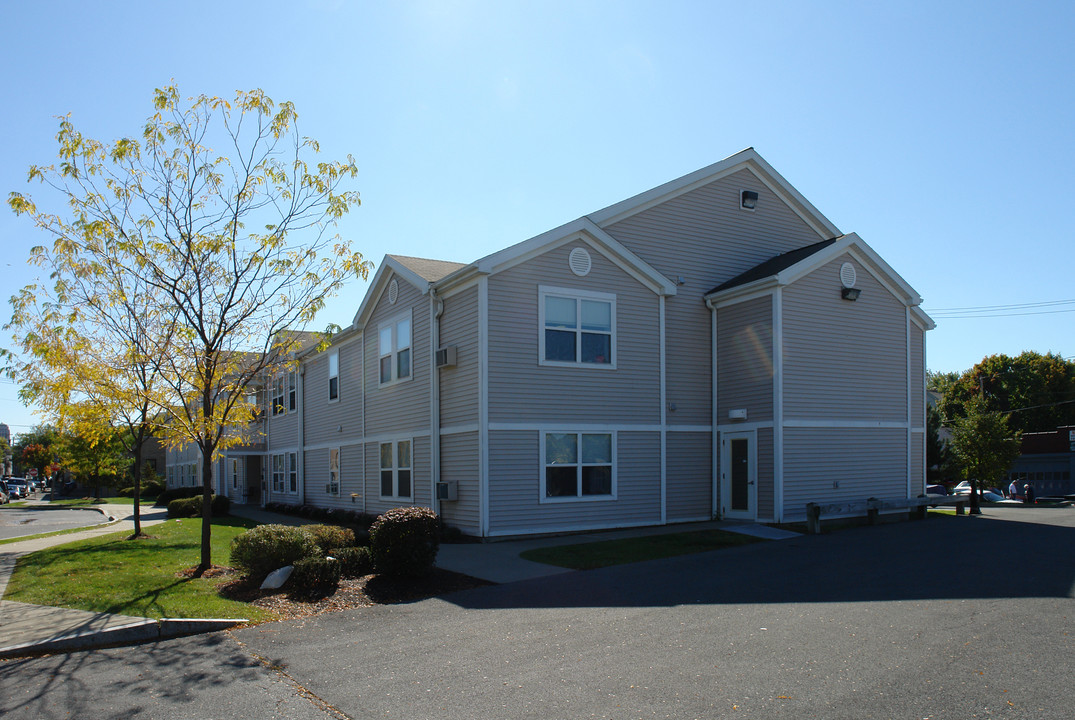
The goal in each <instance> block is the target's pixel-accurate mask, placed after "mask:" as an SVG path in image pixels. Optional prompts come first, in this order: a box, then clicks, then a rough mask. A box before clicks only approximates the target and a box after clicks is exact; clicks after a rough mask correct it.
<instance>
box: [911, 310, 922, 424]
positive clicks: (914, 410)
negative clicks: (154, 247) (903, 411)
mask: <svg viewBox="0 0 1075 720" xmlns="http://www.w3.org/2000/svg"><path fill="white" fill-rule="evenodd" d="M910 327H911V427H925V426H926V334H925V333H924V332H923V331H922V329H921V328H919V327H918V326H917V325H915V324H914V323H911V325H910Z"/></svg>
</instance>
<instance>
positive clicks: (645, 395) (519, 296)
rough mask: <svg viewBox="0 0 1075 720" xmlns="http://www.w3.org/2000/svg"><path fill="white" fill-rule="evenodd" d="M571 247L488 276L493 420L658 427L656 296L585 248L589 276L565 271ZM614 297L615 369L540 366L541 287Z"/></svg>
mask: <svg viewBox="0 0 1075 720" xmlns="http://www.w3.org/2000/svg"><path fill="white" fill-rule="evenodd" d="M579 245H580V243H568V244H567V245H564V246H561V247H559V248H556V249H554V250H551V251H549V252H547V253H545V254H544V255H541V256H539V257H537V258H534V259H532V260H530V261H528V262H525V263H522V264H521V265H518V266H516V267H514V268H511V269H509V270H506V271H504V272H501V273H497V274H496V275H492V276H490V278H489V420H490V422H493V423H495V422H528V421H549V422H563V421H565V420H570V421H578V422H607V421H618V422H623V421H625V420H626V421H629V422H637V423H657V422H660V409H661V408H660V373H659V367H660V354H659V348H660V346H659V340H660V339H659V335H658V332H657V328H658V321H659V302H658V298H657V296H656V295H655V294H654V293H653V292H651V291H650V290H647V289H646V288H644V287H643V286H642V285H640V284H639V283H638V281H636V280H635V279H634V278H632V277H631V276H629V275H627V274H626V273H625V272H623V271H622V270H620V269H619V268H618V267H617V266H615V265H614V264H612V263H611V262H610V261H608V260H607V259H606V258H604V257H603V256H601V255H600V254H599V253H598V252H597V251H596V250H594V249H593V248H587V249H588V250H589V252H590V256H591V258H592V270H591V271H590V274H589V275H587V276H586V277H581V278H580V277H577V276H575V275H574V274H573V273H572V272H571V271H570V270H569V269H568V254H569V253H570V252H571V250H572V249H573V248H575V247H578V246H579ZM539 285H541V286H550V287H558V288H568V289H579V290H588V291H593V292H604V293H614V294H615V295H616V318H615V325H616V335H615V343H616V349H615V351H614V355H615V359H616V369H615V370H610V369H608V368H602V367H578V368H573V367H550V366H541V365H539V364H538V361H539V359H538V334H539V332H541V331H542V330H541V329H540V328H538V286H539Z"/></svg>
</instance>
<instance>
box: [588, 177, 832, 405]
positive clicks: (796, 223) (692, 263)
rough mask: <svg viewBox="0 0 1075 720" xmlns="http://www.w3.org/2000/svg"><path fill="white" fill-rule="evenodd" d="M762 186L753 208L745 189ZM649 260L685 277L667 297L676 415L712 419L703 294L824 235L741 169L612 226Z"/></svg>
mask: <svg viewBox="0 0 1075 720" xmlns="http://www.w3.org/2000/svg"><path fill="white" fill-rule="evenodd" d="M741 190H754V191H756V192H757V193H758V196H759V197H758V207H757V210H755V211H754V212H748V211H745V210H741V209H740V208H739V192H740V191H741ZM605 229H606V230H607V231H608V232H609V233H610V234H611V235H612V236H613V237H615V238H616V239H617V240H619V241H620V242H622V243H623V244H624V245H626V246H627V247H628V248H630V249H631V250H632V251H634V252H635V253H637V254H638V255H639V256H640V257H641V258H642V259H643V260H645V261H646V262H648V263H649V264H651V265H652V266H653V267H655V268H656V269H657V270H658V271H659V272H661V273H663V274H665V275H666V276H668V277H677V276H682V277H683V278H684V279H685V281H686V282H685V284H684V285H682V286H681V287H680V288H679V292H678V294H677V295H676V296H675V297H672V298H669V299H668V300H667V302H666V307H665V316H666V322H667V328H668V333H667V346H668V358H667V363H668V364H667V377H668V379H667V395H668V401H669V402H674V403H676V405H677V410H676V412H675V413H672V414H671V415H670V416H669V418H668V420H669V422H671V423H685V424H707V425H708V424H709V423H710V422H711V421H712V413H711V408H710V404H711V402H710V399H711V397H712V393H711V385H712V369H711V365H710V354H711V353H710V347H711V345H710V324H709V312H708V311H707V310H706V309H705V306H704V304H703V302H702V296H703V295H704V294H705V293H707V292H709V291H710V290H712V289H713V288H714V287H716V286H717V285H719V284H720V283H722V282H724V281H725V280H730V279H731V278H733V277H735V276H736V275H738V274H739V273H741V272H744V271H745V270H748V269H750V268H751V267H754V266H755V265H757V264H759V263H761V262H763V261H765V260H768V259H769V258H772V257H774V256H776V255H779V254H780V253H783V252H786V251H788V250H793V249H795V248H799V247H803V246H806V245H810V244H812V243H815V242H818V241H819V240H822V239H823V238H822V237H821V236H820V235H818V234H817V233H816V232H815V231H814V230H812V229H811V228H810V227H809V226H808V225H807V224H806V223H805V222H803V221H802V219H801V218H799V217H798V216H797V215H796V214H795V213H794V212H793V211H792V210H791V209H790V208H789V207H788V206H787V205H785V204H784V203H783V202H782V201H780V200H779V198H778V197H777V196H776V195H775V194H773V193H772V192H771V191H770V190H769V189H768V188H767V187H766V186H765V185H763V184H762V183H761V182H760V181H759V180H758V179H757V178H756V177H755V176H754V175H753V174H751V173H750V172H749V171H747V170H741V171H739V172H737V173H734V174H732V175H729V176H728V177H725V178H722V179H720V180H717V181H714V182H712V183H710V184H708V185H706V186H704V187H701V188H698V189H696V190H693V191H691V192H689V193H685V194H683V195H681V196H679V197H677V198H675V199H673V200H669V201H667V202H664V203H662V204H660V205H658V206H656V207H653V208H650V209H648V210H645V211H643V212H640V213H637V214H635V215H633V216H631V217H629V218H627V219H625V220H622V221H620V222H618V223H615V224H613V225H610V226H608V227H606V228H605Z"/></svg>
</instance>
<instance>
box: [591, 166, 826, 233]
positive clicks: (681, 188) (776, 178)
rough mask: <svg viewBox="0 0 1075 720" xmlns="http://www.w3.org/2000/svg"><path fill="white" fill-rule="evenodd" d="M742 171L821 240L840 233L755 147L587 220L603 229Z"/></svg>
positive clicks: (660, 186)
mask: <svg viewBox="0 0 1075 720" xmlns="http://www.w3.org/2000/svg"><path fill="white" fill-rule="evenodd" d="M743 169H746V170H749V171H750V172H751V174H753V175H754V176H755V177H756V178H758V180H759V181H760V182H761V183H762V184H764V185H765V186H766V187H767V188H768V189H769V190H771V191H772V192H773V193H774V194H775V195H776V196H777V197H779V198H780V199H781V200H782V201H783V202H784V203H785V204H786V205H787V206H788V207H790V208H791V209H792V211H793V212H794V213H795V214H796V215H798V216H799V217H800V218H801V219H802V220H803V222H805V223H806V224H807V225H809V226H810V227H811V228H812V229H813V230H814V232H816V233H817V234H818V236H819V237H821V238H822V239H828V238H831V237H837V236H839V235H841V234H842V233H841V232H840V230H839V228H837V227H836V226H835V225H833V223H832V222H831V221H830V220H829V219H828V218H826V217H825V216H824V215H822V214H821V211H819V210H818V209H817V208H816V207H814V206H813V205H812V204H811V203H810V201H809V200H807V199H806V198H805V197H803V196H802V194H800V193H799V191H798V190H796V189H795V188H794V187H792V185H791V183H789V182H788V181H787V180H785V179H784V177H783V176H782V175H781V174H780V173H778V172H777V171H776V170H775V169H773V166H772V165H770V164H769V163H767V162H766V161H765V159H764V158H762V156H761V155H759V154H758V153H757V151H756V150H754V148H747V149H746V150H743V151H741V152H738V153H736V154H735V155H732V156H731V157H729V158H725V159H724V160H721V161H720V162H717V163H714V164H712V165H710V166H708V167H704V168H702V169H701V170H696V171H695V172H692V173H689V174H687V175H684V176H683V177H681V178H677V179H676V180H672V181H671V182H667V183H665V184H664V185H659V186H658V187H655V188H653V189H652V190H647V191H646V192H644V193H640V194H638V195H635V196H634V197H632V198H628V199H627V200H623V201H622V202H618V203H616V204H615V205H610V206H608V207H607V208H605V209H604V210H599V211H598V212H596V213H591V214H590V216H589V217H590V219H591V220H593V221H594V222H595V223H597V224H598V225H600V226H601V227H603V228H605V227H608V226H610V225H613V224H615V223H617V222H620V221H621V220H625V219H626V218H629V217H631V216H632V215H635V214H637V213H640V212H642V211H644V210H648V209H650V208H652V207H654V206H656V205H659V204H661V203H663V202H667V201H668V200H671V199H673V198H676V197H679V196H680V195H683V194H684V193H688V192H691V191H692V190H696V189H698V188H700V187H702V186H704V185H708V184H709V183H712V182H715V181H716V180H720V179H721V178H724V177H727V176H729V175H731V174H733V173H736V172H739V171H740V170H743Z"/></svg>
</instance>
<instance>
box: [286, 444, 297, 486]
mask: <svg viewBox="0 0 1075 720" xmlns="http://www.w3.org/2000/svg"><path fill="white" fill-rule="evenodd" d="M287 458H288V460H287V462H288V471H287V491H288V492H289V493H297V492H298V491H299V456H298V454H297V453H288V454H287Z"/></svg>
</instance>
